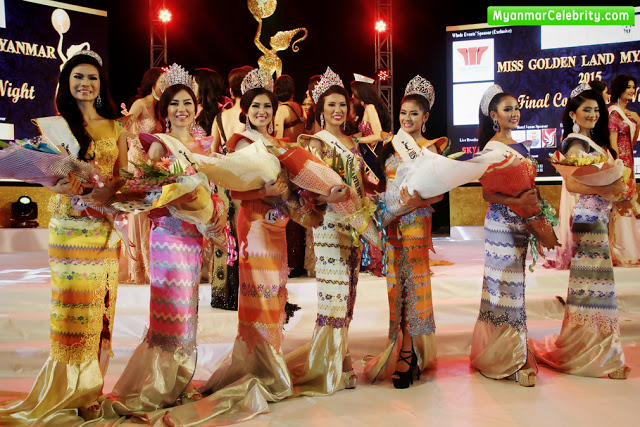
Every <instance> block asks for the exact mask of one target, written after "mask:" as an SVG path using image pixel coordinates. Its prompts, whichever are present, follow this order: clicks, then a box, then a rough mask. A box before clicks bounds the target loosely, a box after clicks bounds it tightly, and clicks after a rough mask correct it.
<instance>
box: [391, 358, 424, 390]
mask: <svg viewBox="0 0 640 427" xmlns="http://www.w3.org/2000/svg"><path fill="white" fill-rule="evenodd" d="M402 353H405V354H410V355H411V359H409V356H407V357H405V356H403V355H402ZM400 362H404V363H406V364H407V365H409V370H408V371H406V372H398V371H395V372H394V373H393V375H394V376H397V377H398V378H392V381H393V386H394V387H395V388H409V385H412V384H413V376H414V375H415V376H416V379H417V380H419V379H420V369H419V368H418V356H417V355H416V352H415V351H413V350H412V351H405V350H400V357H399V358H398V362H397V363H400Z"/></svg>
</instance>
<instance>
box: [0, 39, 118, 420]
mask: <svg viewBox="0 0 640 427" xmlns="http://www.w3.org/2000/svg"><path fill="white" fill-rule="evenodd" d="M56 107H57V110H58V112H59V113H60V116H56V117H47V118H43V119H36V122H37V124H38V126H39V127H40V129H41V131H42V132H43V135H45V136H46V137H48V138H49V139H50V140H51V141H52V142H53V143H55V144H56V145H62V146H63V147H64V148H65V149H67V151H68V152H69V153H70V154H71V155H73V156H75V157H77V158H78V159H81V160H84V161H87V162H92V163H94V164H96V165H97V167H98V169H99V171H100V172H101V174H102V175H103V178H104V179H105V185H104V186H101V187H100V186H96V187H95V188H93V189H92V190H91V191H90V192H89V193H88V194H87V195H84V196H79V197H74V196H75V195H79V194H82V193H83V187H84V188H86V191H88V187H92V186H93V184H81V183H80V182H79V181H78V179H77V178H76V177H75V176H71V177H69V178H66V179H63V180H60V181H59V182H58V183H57V185H55V186H53V187H50V189H51V190H52V191H54V192H55V193H58V194H55V195H54V196H52V197H51V203H50V210H51V212H52V216H51V221H50V223H49V263H50V265H51V288H52V297H51V352H50V355H49V358H48V359H47V361H46V362H45V365H44V367H43V368H42V370H41V371H40V374H39V375H38V378H37V379H36V382H35V384H34V386H33V388H32V390H31V392H30V393H29V395H28V396H27V397H26V398H25V399H24V400H22V401H20V402H18V403H15V404H13V405H12V406H10V407H7V408H3V409H0V424H1V425H34V424H39V425H53V424H55V425H72V424H77V423H79V422H82V419H80V418H79V417H78V414H79V415H80V416H82V417H85V418H86V419H92V418H95V417H96V416H97V415H98V414H99V410H100V406H99V404H98V403H97V402H96V400H97V399H98V397H99V396H100V394H101V393H102V385H103V376H104V373H105V371H106V369H107V365H108V361H109V357H110V356H111V355H112V353H111V332H112V329H113V317H114V312H115V302H116V290H117V285H118V247H117V246H116V245H113V244H111V243H110V242H111V239H110V238H111V236H112V233H113V226H112V223H111V222H110V221H109V220H108V219H107V217H106V216H105V215H103V214H102V213H100V212H98V211H97V210H93V209H84V210H81V209H83V206H84V204H83V203H79V202H80V201H84V202H85V203H86V204H88V205H91V206H93V207H98V206H100V205H104V204H105V203H108V202H109V201H110V200H111V198H112V196H113V195H114V194H115V192H116V191H117V190H118V189H119V187H120V186H121V182H122V181H121V180H120V179H119V177H118V170H119V168H121V167H126V164H127V142H126V136H127V135H126V132H125V131H121V127H120V126H119V124H118V123H117V122H116V121H115V120H114V119H115V117H116V111H115V108H114V105H113V101H111V97H110V95H109V85H108V81H107V79H106V76H105V73H104V69H103V67H102V59H101V58H100V56H99V55H98V54H97V53H95V52H93V51H88V50H82V51H79V52H77V53H76V54H75V55H74V56H73V57H71V58H70V59H69V60H68V61H67V62H66V63H65V64H64V66H63V67H62V71H61V72H60V78H59V88H58V92H57V95H56Z"/></svg>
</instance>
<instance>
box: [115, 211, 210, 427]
mask: <svg viewBox="0 0 640 427" xmlns="http://www.w3.org/2000/svg"><path fill="white" fill-rule="evenodd" d="M149 247H150V249H151V252H150V255H149V259H150V265H151V269H150V273H151V296H150V314H149V327H148V330H147V332H146V334H145V337H144V342H142V343H141V344H140V345H139V346H138V348H137V349H136V350H135V352H134V353H133V355H132V357H131V359H130V360H129V363H128V364H127V367H126V368H125V370H124V372H123V373H122V375H121V377H120V379H119V380H118V382H117V383H116V385H115V386H114V388H113V394H112V396H111V400H113V401H114V402H113V405H112V406H113V409H114V411H115V412H116V413H118V414H121V415H125V414H131V413H136V412H137V413H139V412H149V411H153V410H156V409H159V408H162V407H166V406H169V405H172V404H173V403H174V402H175V401H176V399H177V398H178V397H179V396H180V394H181V393H182V391H183V390H184V389H185V388H186V386H187V385H188V384H189V382H190V381H191V377H192V376H193V373H194V370H195V365H196V330H197V326H198V288H199V284H200V266H201V262H202V235H201V234H200V233H199V232H198V230H197V229H196V226H195V225H193V224H189V223H187V222H184V221H181V220H179V219H177V218H173V217H170V216H160V217H152V219H151V232H150V238H149Z"/></svg>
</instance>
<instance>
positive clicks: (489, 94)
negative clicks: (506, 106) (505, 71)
mask: <svg viewBox="0 0 640 427" xmlns="http://www.w3.org/2000/svg"><path fill="white" fill-rule="evenodd" d="M502 92H504V91H503V90H502V88H501V87H500V86H498V85H491V86H489V87H488V88H487V90H485V91H484V93H483V94H482V98H480V111H482V114H484V115H485V116H488V115H489V104H490V103H491V100H492V99H493V97H494V96H496V95H497V94H499V93H502Z"/></svg>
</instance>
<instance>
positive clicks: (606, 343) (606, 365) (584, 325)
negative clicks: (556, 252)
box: [532, 195, 624, 377]
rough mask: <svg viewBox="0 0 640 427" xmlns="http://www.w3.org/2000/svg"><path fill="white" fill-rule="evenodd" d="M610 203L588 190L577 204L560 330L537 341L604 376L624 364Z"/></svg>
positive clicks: (544, 355)
mask: <svg viewBox="0 0 640 427" xmlns="http://www.w3.org/2000/svg"><path fill="white" fill-rule="evenodd" d="M610 210H611V208H610V204H609V203H608V202H607V201H605V200H603V199H602V198H600V197H599V196H594V195H582V196H580V199H579V200H578V203H577V204H576V205H575V207H574V209H573V216H572V218H571V220H572V223H571V231H572V233H573V257H572V258H571V272H570V274H569V290H568V293H567V305H566V308H565V313H564V320H563V322H562V329H561V331H560V335H557V334H556V335H553V336H551V337H546V338H545V339H544V340H542V341H540V342H537V343H533V342H532V344H533V347H534V349H535V354H536V358H537V359H539V360H540V361H542V362H544V363H546V364H548V365H550V366H552V367H553V368H555V369H557V370H559V371H561V372H566V373H569V374H574V375H581V376H587V377H600V376H603V375H606V374H608V373H610V372H612V371H615V370H616V369H618V368H620V367H622V366H623V365H624V354H623V352H622V344H621V342H620V326H619V325H618V304H617V299H616V290H615V283H614V280H613V264H612V261H611V251H610V248H609V235H608V223H609V212H610Z"/></svg>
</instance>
